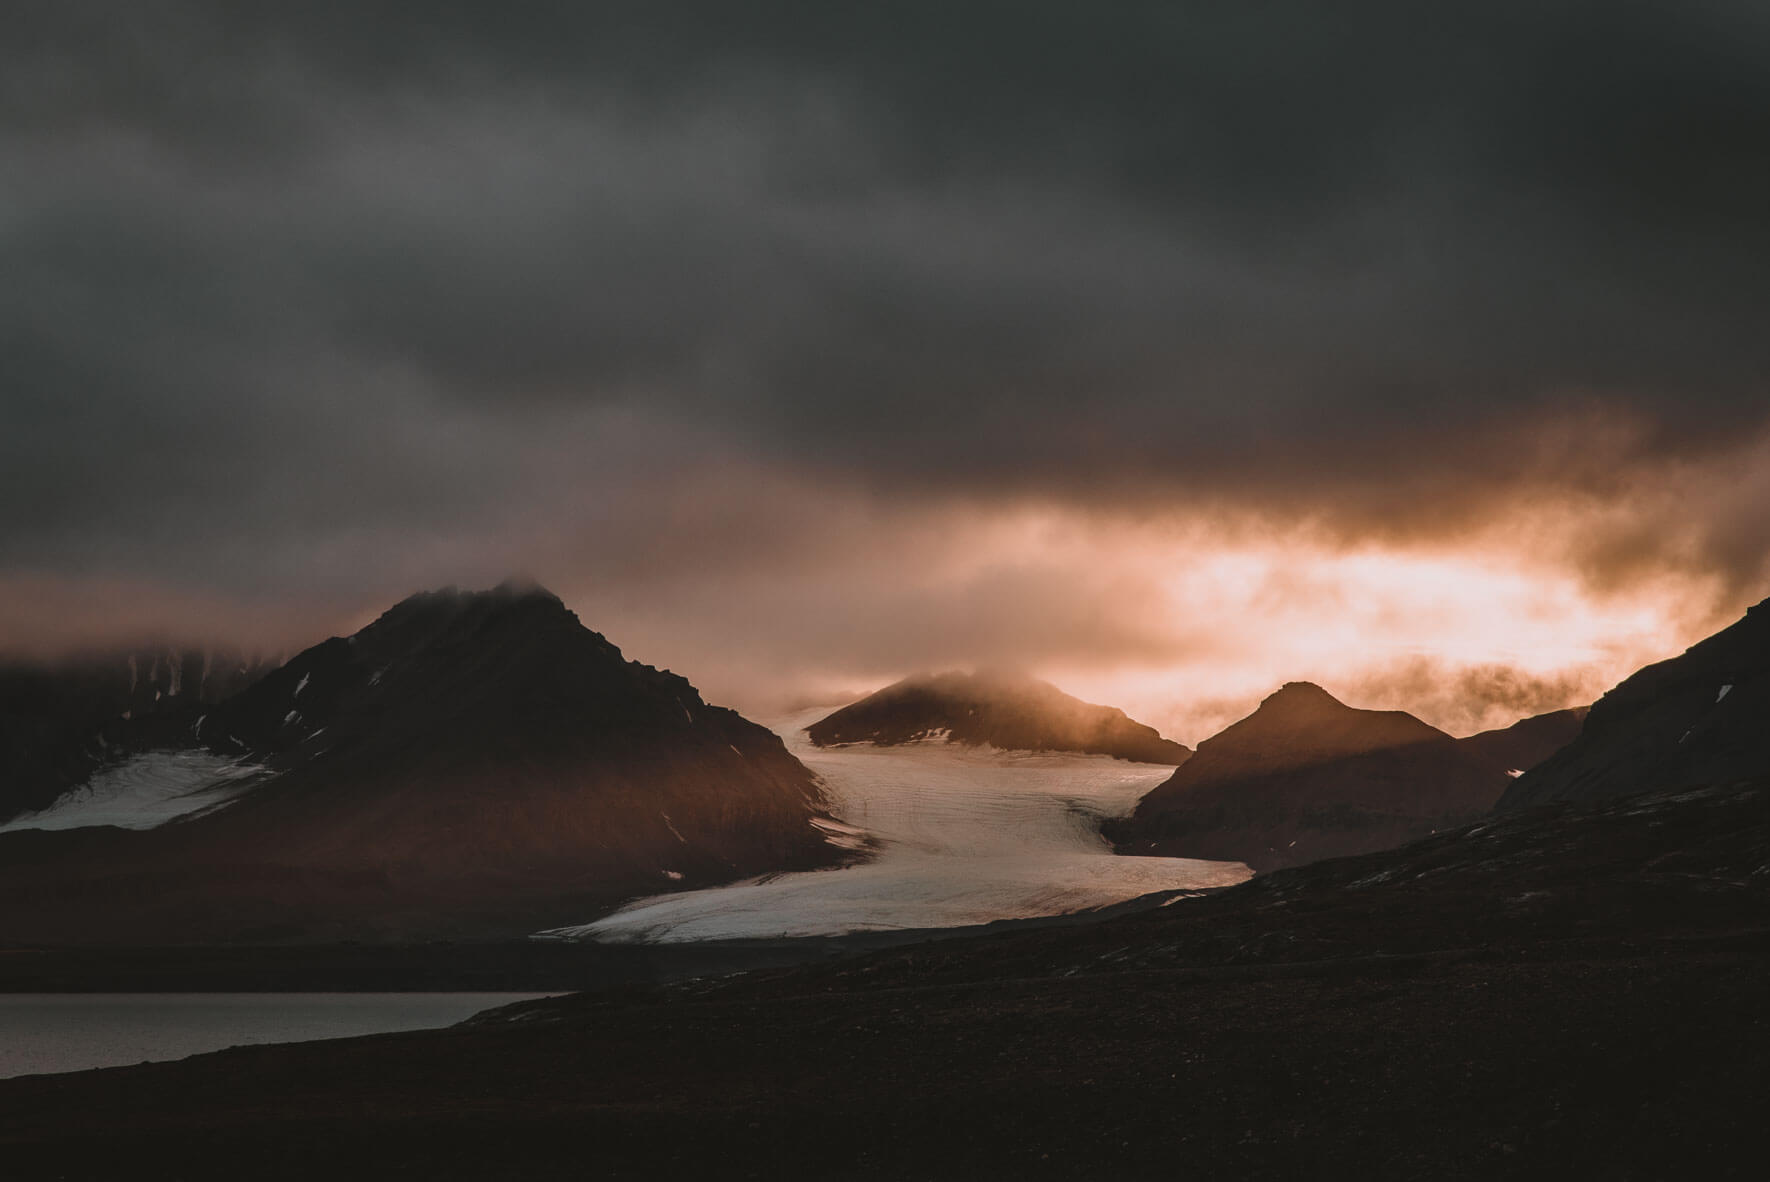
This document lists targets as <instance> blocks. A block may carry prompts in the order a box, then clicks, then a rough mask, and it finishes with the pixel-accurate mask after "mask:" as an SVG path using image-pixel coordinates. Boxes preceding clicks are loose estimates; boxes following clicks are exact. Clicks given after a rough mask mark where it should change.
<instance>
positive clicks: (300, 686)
mask: <svg viewBox="0 0 1770 1182" xmlns="http://www.w3.org/2000/svg"><path fill="white" fill-rule="evenodd" d="M312 680H313V674H311V673H303V674H302V675H301V680H300V681H299V682H297V683H296V685H295V692H294V693H292V694H290V695H289V696H290V697H292V698H299V697H300V696H301V691H302V690H304V689H306V688H307V683H308V682H309V681H312Z"/></svg>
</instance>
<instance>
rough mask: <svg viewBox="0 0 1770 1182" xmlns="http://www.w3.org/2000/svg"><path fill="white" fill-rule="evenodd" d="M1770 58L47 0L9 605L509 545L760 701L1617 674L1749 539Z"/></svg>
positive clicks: (5, 300) (1115, 29)
mask: <svg viewBox="0 0 1770 1182" xmlns="http://www.w3.org/2000/svg"><path fill="white" fill-rule="evenodd" d="M1767 79H1770V21H1767V20H1766V19H1765V17H1764V13H1763V9H1762V6H1761V5H1758V4H1753V3H1746V2H1744V0H1703V2H1700V3H1688V2H1680V3H1673V2H1671V0H1651V2H1647V3H1638V4H1629V5H1626V6H1593V5H1589V4H1585V3H1580V2H1577V0H1555V2H1549V3H1542V2H1531V3H1524V2H1522V0H1501V2H1497V3H1488V4H1481V5H1454V6H1450V7H1443V6H1438V7H1435V8H1434V9H1433V10H1431V11H1426V10H1423V9H1420V8H1419V7H1418V6H1415V5H1405V4H1400V3H1396V2H1394V0H1359V2H1355V3H1351V4H1342V5H1336V6H1334V7H1333V8H1332V9H1331V10H1329V9H1324V8H1322V7H1321V6H1319V5H1312V4H1304V3H1300V2H1295V0H1285V2H1281V3H1277V4H1268V5H1258V6H1254V7H1235V8H1224V7H1223V6H1220V5H1205V4H1192V3H1182V4H1172V3H1155V2H1153V0H1150V2H1143V0H1132V2H1129V3H1122V4H1115V5H1112V6H1110V8H1109V9H1108V10H1106V11H1100V10H1097V9H1092V8H1086V7H1082V6H1077V5H1073V4H1066V3H1056V2H1045V0H1040V2H1035V3H1020V4H1013V5H1008V4H997V3H989V2H986V3H975V4H964V5H957V6H955V5H951V4H945V3H942V4H934V3H932V2H923V0H912V2H911V3H905V4H893V5H891V6H889V8H888V9H884V8H882V9H879V10H878V11H871V10H867V11H859V10H855V9H854V8H853V7H852V6H830V5H826V4H814V3H809V2H800V0H781V2H779V3H769V4H765V5H744V6H732V5H727V4H715V3H710V2H708V0H668V2H664V3H647V4H638V3H629V2H625V0H607V2H602V3H593V4H584V5H568V6H558V5H548V6H538V5H515V6H502V7H499V8H496V9H494V8H490V7H486V6H476V5H455V4H448V5H440V6H439V5H435V4H424V5H419V4H414V3H411V2H409V0H364V2H359V3H349V4H346V3H342V2H331V0H321V2H318V3H312V4H303V5H299V6H290V5H286V4H272V3H269V2H267V0H225V2H224V0H164V2H161V3H154V4H135V3H122V2H120V0H118V2H110V3H105V2H98V3H87V4H80V5H66V4H56V3H49V2H48V0H25V2H24V3H21V4H14V5H12V6H11V8H10V10H9V20H8V30H7V36H6V37H5V38H4V44H0V114H3V116H4V117H3V118H0V170H3V171H4V173H5V175H6V176H7V177H8V178H9V183H8V185H7V191H6V195H5V197H4V199H3V201H0V273H3V274H5V275H6V276H7V277H8V280H9V282H7V283H6V284H5V285H3V286H0V354H3V355H4V356H5V357H6V358H7V360H8V367H7V374H8V380H7V382H6V383H5V389H4V390H3V391H0V647H4V648H7V649H9V650H10V649H21V648H28V649H31V650H32V651H34V652H38V653H43V652H49V651H63V650H66V649H70V648H82V647H89V646H92V645H95V644H101V643H102V644H112V643H119V642H124V641H128V642H134V641H135V640H137V639H138V638H139V637H140V636H142V635H144V634H152V635H155V636H161V635H171V636H175V637H178V638H181V641H182V640H188V641H189V642H191V643H213V642H221V641H225V642H229V643H234V644H244V645H248V646H253V645H260V644H262V645H268V646H274V647H283V648H287V649H289V650H290V651H293V650H295V649H299V648H300V647H303V646H304V645H306V644H309V643H312V642H314V641H316V640H318V639H320V638H322V637H324V636H326V635H329V634H337V633H345V632H349V631H351V630H353V629H354V628H355V627H358V626H360V625H361V624H363V623H365V622H367V620H368V619H370V618H372V617H373V614H374V613H375V611H376V610H378V608H379V606H380V605H381V604H384V603H386V602H389V601H391V600H393V599H394V598H397V597H398V596H399V595H402V594H404V593H405V592H406V590H408V589H409V588H410V587H412V586H423V585H441V584H444V583H449V582H458V583H462V584H467V585H488V584H490V583H492V582H495V581H496V580H497V579H498V578H501V577H502V576H503V574H504V573H506V572H507V571H509V570H513V569H515V570H529V571H532V572H534V573H535V574H536V575H537V576H539V577H541V578H543V579H544V580H545V581H546V582H547V583H548V584H549V585H550V586H553V587H555V588H556V589H557V590H559V592H560V593H561V594H562V595H563V596H564V597H565V598H566V599H567V601H568V602H570V603H571V604H572V605H573V606H574V607H575V608H577V609H579V610H581V611H584V612H586V613H587V614H588V615H589V616H590V617H591V618H594V619H596V620H597V621H598V623H599V625H600V626H603V627H606V628H608V629H610V630H611V631H612V632H615V633H616V634H619V635H621V636H623V637H624V638H626V639H627V643H629V644H631V645H633V646H635V647H637V648H639V649H641V651H644V652H646V653H647V654H648V655H650V656H651V657H652V659H655V660H659V661H661V662H664V663H666V664H669V665H670V666H671V667H673V668H679V669H682V670H684V671H686V672H688V673H689V674H691V675H692V676H694V678H695V679H696V682H697V684H701V685H704V686H707V687H708V688H709V690H710V692H715V693H718V694H719V695H720V696H721V697H724V698H730V697H731V696H732V691H734V690H737V691H741V692H745V693H753V694H757V695H767V694H774V693H798V692H800V691H801V688H802V687H804V686H806V685H808V684H810V685H822V686H832V687H833V686H835V685H838V684H840V685H842V686H850V685H856V684H879V683H881V682H883V681H888V680H891V679H893V678H896V677H900V676H903V675H905V674H907V673H909V672H912V671H914V670H916V669H921V668H944V667H952V666H956V665H966V664H973V665H974V664H1003V663H1009V664H1015V665H1018V666H1021V667H1025V668H1028V669H1031V670H1032V671H1034V672H1035V673H1037V674H1039V675H1041V676H1044V677H1048V678H1052V679H1054V680H1057V681H1058V682H1059V683H1061V684H1064V685H1066V686H1072V687H1074V688H1075V689H1076V692H1078V693H1081V694H1083V696H1085V697H1088V698H1090V699H1092V700H1097V701H1111V702H1113V703H1115V704H1117V705H1120V706H1122V707H1124V708H1126V709H1127V710H1130V711H1131V712H1132V713H1133V714H1134V715H1135V716H1137V717H1139V718H1144V719H1146V720H1148V721H1150V722H1152V723H1154V724H1155V725H1157V726H1158V727H1160V728H1161V729H1163V730H1164V731H1165V732H1168V733H1170V734H1174V735H1177V736H1178V737H1179V738H1180V739H1182V740H1184V741H1187V742H1197V741H1198V740H1199V739H1201V738H1203V737H1204V736H1205V735H1208V734H1210V733H1213V732H1214V731H1215V730H1216V729H1218V728H1219V727H1220V726H1221V725H1223V724H1224V723H1226V722H1228V721H1230V720H1232V719H1234V718H1236V717H1239V716H1240V715H1241V714H1244V713H1246V711H1247V710H1248V709H1250V708H1251V707H1252V706H1253V705H1254V703H1255V702H1257V700H1258V698H1259V696H1260V695H1261V694H1262V693H1264V692H1265V691H1266V690H1267V689H1269V688H1270V686H1271V685H1273V684H1276V683H1278V682H1279V681H1281V680H1282V679H1284V678H1287V677H1306V678H1315V679H1326V680H1331V681H1333V682H1334V683H1335V684H1349V683H1351V682H1352V681H1353V680H1354V679H1360V678H1362V679H1363V680H1364V681H1365V682H1366V683H1368V685H1369V687H1370V689H1371V690H1372V693H1370V694H1368V695H1366V696H1367V698H1369V699H1370V700H1373V701H1374V700H1381V701H1383V702H1384V703H1385V704H1390V705H1395V706H1404V705H1406V704H1407V700H1408V696H1409V695H1408V687H1409V685H1410V684H1411V683H1412V682H1414V681H1417V679H1418V676H1419V674H1420V672H1421V670H1426V671H1427V672H1429V673H1430V674H1431V676H1432V677H1433V678H1434V680H1435V681H1437V682H1438V683H1440V684H1456V685H1459V686H1461V687H1462V688H1461V689H1460V690H1459V691H1458V694H1457V695H1456V696H1455V697H1454V699H1447V700H1444V701H1442V702H1440V703H1435V704H1433V705H1432V706H1431V707H1430V708H1428V707H1425V706H1420V707H1418V709H1420V710H1421V711H1422V712H1423V714H1424V716H1426V717H1428V719H1429V721H1433V722H1435V723H1438V724H1440V725H1443V726H1445V727H1447V728H1450V729H1452V730H1454V731H1455V732H1456V733H1467V732H1470V731H1474V730H1479V729H1483V728H1488V727H1493V726H1500V725H1504V724H1505V723H1508V722H1510V721H1512V720H1514V719H1515V718H1517V717H1519V716H1521V715H1523V714H1527V713H1536V712H1542V711H1545V710H1550V709H1555V708H1559V707H1564V706H1570V705H1575V704H1579V703H1583V702H1587V701H1590V700H1591V699H1592V698H1594V697H1595V696H1596V695H1597V693H1598V692H1600V691H1601V690H1602V689H1603V688H1604V687H1605V686H1607V685H1610V684H1613V683H1614V682H1615V681H1616V680H1617V679H1618V678H1619V677H1621V676H1622V675H1624V674H1625V673H1626V672H1627V671H1628V670H1630V669H1633V668H1635V667H1638V666H1639V665H1640V664H1641V663H1643V662H1644V661H1645V660H1648V659H1651V658H1652V656H1654V655H1657V654H1660V653H1663V652H1667V651H1676V650H1677V649H1678V648H1679V647H1681V646H1682V645H1684V644H1687V643H1689V642H1690V641H1692V640H1694V639H1695V638H1696V637H1698V636H1700V635H1702V634H1704V633H1705V632H1706V631H1709V630H1712V629H1713V627H1715V626H1716V625H1718V624H1719V623H1720V622H1721V621H1723V620H1725V619H1727V618H1731V617H1732V616H1734V615H1737V613H1738V612H1739V611H1740V610H1741V609H1742V608H1743V607H1744V606H1745V605H1746V604H1748V603H1750V602H1753V601H1755V600H1756V599H1757V598H1760V597H1761V595H1762V588H1763V586H1764V581H1765V576H1766V574H1767V573H1770V571H1767V570H1766V565H1765V559H1766V553H1765V544H1764V539H1765V537H1766V536H1767V534H1770V517H1767V516H1766V514H1767V512H1770V510H1767V509H1766V506H1770V484H1767V482H1770V410H1767V409H1766V405H1767V404H1766V401H1765V399H1764V397H1763V394H1764V389H1765V381H1766V376H1767V375H1770V343H1767V338H1766V335H1765V334H1764V333H1763V331H1762V325H1761V320H1762V309H1763V308H1764V307H1765V306H1766V305H1767V304H1770V262H1767V261H1766V260H1770V213H1767V212H1766V211H1770V165H1767V164H1766V156H1765V154H1764V152H1763V151H1762V144H1763V142H1764V141H1765V139H1766V137H1767V136H1770V81H1767ZM1324 616H1334V617H1335V618H1336V620H1337V621H1338V622H1337V623H1336V624H1335V625H1334V626H1333V627H1331V628H1324V627H1323V626H1321V624H1320V620H1321V618H1322V617H1324ZM1299 649H1307V650H1308V651H1307V652H1306V653H1305V654H1304V655H1305V656H1306V658H1307V659H1306V660H1304V661H1298V660H1297V659H1296V658H1297V654H1298V650H1299ZM1287 653H1288V654H1290V657H1291V660H1290V661H1289V662H1288V663H1287V661H1286V660H1285V659H1284V656H1285V654H1287ZM1410 708H1413V707H1410Z"/></svg>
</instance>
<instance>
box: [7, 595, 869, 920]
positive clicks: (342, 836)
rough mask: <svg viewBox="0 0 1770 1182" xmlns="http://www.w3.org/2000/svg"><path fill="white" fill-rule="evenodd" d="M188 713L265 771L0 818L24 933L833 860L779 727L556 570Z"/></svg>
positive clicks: (405, 612) (317, 650) (605, 888)
mask: <svg viewBox="0 0 1770 1182" xmlns="http://www.w3.org/2000/svg"><path fill="white" fill-rule="evenodd" d="M185 734H186V736H187V739H186V741H187V742H189V743H192V744H200V745H202V746H203V747H206V748H207V749H208V751H209V752H210V753H212V754H214V755H218V756H225V757H227V758H229V759H234V760H238V761H242V762H244V763H247V764H249V765H253V766H256V767H259V768H261V769H262V774H261V776H260V777H259V779H258V780H257V781H256V782H255V783H254V784H253V785H252V786H251V787H250V790H249V791H245V792H244V793H243V794H241V795H239V796H237V797H236V798H234V799H233V800H232V801H231V802H230V803H226V804H225V805H224V806H223V807H220V808H216V809H211V810H209V811H205V812H202V813H199V814H196V815H194V816H192V817H190V818H189V819H183V820H179V821H177V822H174V823H168V824H163V825H160V826H159V827H157V828H153V829H149V830H145V831H142V832H120V831H118V830H115V829H102V830H92V829H72V830H68V831H65V832H55V833H45V832H33V831H21V832H13V833H5V834H0V926H3V927H5V928H6V930H7V931H8V933H9V935H14V936H15V938H19V937H22V936H24V935H25V934H26V933H27V932H29V933H37V937H36V938H39V939H47V938H51V937H54V938H56V939H58V940H65V939H69V938H72V939H75V940H79V939H86V938H90V939H100V940H103V939H120V938H125V937H126V938H131V939H135V938H140V936H141V935H142V932H143V930H144V929H146V930H151V931H152V932H153V933H154V934H155V935H156V937H157V938H162V939H193V940H195V939H203V940H212V939H280V938H318V937H326V938H331V937H350V938H382V937H386V938H410V937H413V936H418V935H424V936H430V935H438V934H445V935H446V934H456V933H464V934H476V933H487V932H492V933H497V934H505V935H516V934H521V931H522V930H533V928H529V927H527V925H529V924H531V923H532V924H533V926H534V927H541V926H549V925H550V924H552V923H555V922H569V921H579V922H581V921H583V920H585V919H587V918H590V917H591V915H593V914H594V913H595V911H596V910H598V909H599V908H600V907H602V906H605V905H606V904H607V903H609V902H611V901H615V900H618V899H620V898H623V897H626V896H630V895H635V894H646V893H653V892H656V891H661V890H667V889H671V888H673V887H674V886H676V885H678V884H682V885H694V884H707V883H712V882H719V881H725V880H729V879H732V878H736V877H741V876H744V875H748V874H755V873H762V872H766V871H776V870H783V869H790V868H800V867H812V866H817V865H822V864H827V863H829V862H831V861H833V860H834V854H835V851H833V850H832V848H831V847H830V846H828V845H827V844H826V843H825V842H824V840H823V837H822V833H821V832H820V830H819V829H818V828H817V826H816V824H815V822H817V821H818V820H820V819H821V818H822V815H823V814H822V811H821V809H822V799H821V796H820V792H819V789H818V786H817V784H816V782H815V779H814V778H813V776H812V775H811V773H810V772H809V771H807V770H806V768H805V767H804V766H803V765H802V764H800V763H799V762H798V760H796V759H794V758H793V757H792V755H790V754H789V753H788V752H787V750H786V749H785V747H784V746H783V745H782V744H781V741H780V739H779V738H778V737H776V736H775V735H774V734H773V733H771V732H770V731H768V730H765V729H764V728H762V727H760V726H757V725H755V724H754V723H751V722H749V721H747V720H745V719H744V718H742V717H740V716H739V715H738V714H736V713H735V712H733V711H731V710H727V709H723V708H720V707H716V706H710V705H708V704H707V703H705V702H703V701H702V700H701V697H700V695H699V694H698V693H697V692H696V690H695V689H694V687H693V686H692V685H690V684H689V683H688V682H687V681H686V680H684V679H683V678H681V677H678V676H676V675H674V674H671V673H668V672H664V671H660V670H657V669H654V668H652V667H650V666H647V665H642V664H639V663H637V662H633V661H628V660H626V659H625V658H624V657H623V656H622V655H621V652H620V650H619V649H617V648H616V647H615V646H614V645H613V644H611V643H609V642H608V641H607V640H606V639H605V638H603V637H602V636H600V635H598V634H597V633H595V632H592V631H590V630H589V629H587V628H585V627H583V625H582V624H580V623H579V622H578V619H577V617H576V616H574V615H573V614H572V613H571V612H570V611H568V610H566V608H565V607H564V605H563V604H561V603H560V601H559V600H558V599H556V598H555V597H553V596H552V595H550V594H548V593H547V592H545V591H542V590H540V589H538V588H523V587H516V586H509V585H507V586H505V587H501V588H499V589H497V590H495V591H491V592H484V593H463V592H457V591H445V592H437V593H430V594H423V595H416V596H413V597H412V598H410V599H408V600H406V601H404V602H402V603H400V604H399V605H397V606H396V607H394V608H393V609H391V610H390V611H388V612H387V613H386V614H385V615H383V616H382V617H381V618H380V619H378V620H376V621H375V622H374V623H373V624H371V625H369V626H368V627H367V628H365V629H363V630H362V631H361V632H359V633H357V634H356V635H354V636H351V637H349V638H341V639H333V640H328V641H326V642H325V643H323V644H320V645H317V646H315V647H313V648H310V649H308V650H306V651H305V652H303V653H301V654H299V655H298V656H296V657H295V658H293V659H292V660H290V661H289V662H288V663H287V664H285V665H284V666H282V667H281V668H279V669H277V670H276V671H274V672H272V673H270V674H268V675H267V676H265V677H264V678H262V679H261V680H259V681H258V682H257V683H255V684H254V685H252V686H251V687H249V688H248V689H246V690H245V691H243V692H241V693H239V694H237V695H235V696H233V697H231V698H229V699H228V700H227V701H225V702H222V703H220V704H218V705H216V706H215V707H213V708H211V709H209V710H207V711H204V712H203V713H202V714H201V715H200V716H199V717H198V718H197V719H196V720H195V721H193V722H192V724H191V726H190V727H189V728H188V729H187V731H186V732H185ZM45 899H48V900H50V902H48V903H45V902H44V900H45ZM512 925H514V927H513V926H512Z"/></svg>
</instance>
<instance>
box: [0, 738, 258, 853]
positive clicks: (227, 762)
mask: <svg viewBox="0 0 1770 1182" xmlns="http://www.w3.org/2000/svg"><path fill="white" fill-rule="evenodd" d="M263 776H264V769H263V768H262V767H259V766H257V765H256V764H252V763H245V762H241V761H239V760H233V759H227V758H224V757H222V756H218V755H211V754H210V753H209V752H207V751H148V752H144V753H143V754H141V755H135V756H131V757H130V758H128V759H126V760H124V761H123V762H122V763H119V764H114V765H112V766H110V767H108V768H106V769H104V770H103V771H101V772H98V773H96V774H95V775H94V776H93V777H92V778H91V779H90V780H88V781H87V782H86V783H85V784H83V785H81V786H80V787H78V788H75V789H73V790H71V791H69V792H67V793H65V794H63V795H62V796H60V797H58V798H57V799H56V800H55V801H54V802H53V803H52V804H50V805H49V806H48V807H47V808H45V809H42V810H40V811H38V812H32V813H22V814H20V815H19V816H17V817H14V818H13V819H12V820H11V821H9V822H7V823H6V824H4V825H0V833H6V832H9V831H11V830H17V829H77V828H83V827H86V826H93V825H114V826H116V827H117V828H119V829H152V828H154V827H155V826H158V825H164V824H166V823H167V822H168V821H173V820H177V819H178V818H180V817H187V816H190V815H191V814H193V813H198V812H201V811H203V810H205V809H210V808H215V807H217V806H220V805H225V804H226V803H228V802H230V801H232V800H235V799H237V798H238V797H239V795H240V794H241V793H242V792H245V791H247V790H248V789H249V788H250V787H251V786H252V784H253V783H254V782H255V781H257V780H260V779H261V778H262V777H263Z"/></svg>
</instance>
